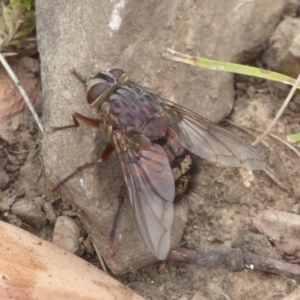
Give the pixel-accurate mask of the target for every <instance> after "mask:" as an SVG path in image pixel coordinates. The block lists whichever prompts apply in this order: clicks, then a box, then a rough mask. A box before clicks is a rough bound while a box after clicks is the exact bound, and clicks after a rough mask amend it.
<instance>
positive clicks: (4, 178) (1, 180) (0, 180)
mask: <svg viewBox="0 0 300 300" xmlns="http://www.w3.org/2000/svg"><path fill="white" fill-rule="evenodd" d="M9 181H10V178H9V176H8V174H7V173H6V172H5V170H4V169H3V168H1V167H0V190H4V189H6V187H7V186H8V184H9Z"/></svg>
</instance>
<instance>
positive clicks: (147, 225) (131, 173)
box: [113, 135, 175, 260]
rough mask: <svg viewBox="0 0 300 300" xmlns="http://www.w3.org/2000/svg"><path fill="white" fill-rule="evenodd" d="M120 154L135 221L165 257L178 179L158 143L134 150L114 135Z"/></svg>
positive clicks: (148, 242)
mask: <svg viewBox="0 0 300 300" xmlns="http://www.w3.org/2000/svg"><path fill="white" fill-rule="evenodd" d="M113 140H114V144H115V146H116V149H117V151H118V154H119V158H120V161H121V165H122V170H123V175H124V178H125V182H126V185H127V190H128V194H129V199H130V202H131V205H132V208H133V212H134V216H135V220H136V224H137V226H138V229H139V231H140V234H141V236H142V238H143V240H144V241H145V243H146V245H147V247H148V248H149V250H150V251H151V252H152V253H153V254H154V255H155V256H156V257H157V258H159V259H161V260H164V259H166V257H167V255H168V253H169V250H170V239H171V227H172V223H173V216H174V211H173V201H174V197H175V183H174V178H173V174H172V170H171V167H170V164H169V161H168V158H167V156H166V154H165V152H164V151H163V150H162V148H161V147H160V146H159V145H156V144H151V143H150V145H149V146H147V147H141V148H140V150H139V151H138V153H137V154H136V153H134V151H133V150H132V149H130V147H123V146H122V143H121V141H120V137H118V136H117V135H114V136H113Z"/></svg>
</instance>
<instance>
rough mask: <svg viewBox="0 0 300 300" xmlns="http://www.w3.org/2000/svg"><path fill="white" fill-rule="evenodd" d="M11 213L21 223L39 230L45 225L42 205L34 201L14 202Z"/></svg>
mask: <svg viewBox="0 0 300 300" xmlns="http://www.w3.org/2000/svg"><path fill="white" fill-rule="evenodd" d="M11 211H12V213H13V214H15V215H16V216H17V217H18V218H20V219H21V220H22V221H23V222H25V223H27V224H30V225H32V226H34V227H37V228H41V227H43V226H45V225H46V224H47V219H46V216H45V214H44V212H43V211H42V205H41V204H40V203H39V199H37V201H34V200H21V201H18V202H16V203H15V204H14V205H13V206H12V207H11Z"/></svg>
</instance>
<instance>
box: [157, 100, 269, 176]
mask: <svg viewBox="0 0 300 300" xmlns="http://www.w3.org/2000/svg"><path fill="white" fill-rule="evenodd" d="M160 103H161V105H162V106H163V107H164V109H165V113H166V115H167V116H168V117H169V122H170V124H169V134H171V135H172V136H173V137H174V138H175V140H177V142H178V143H180V144H181V145H182V146H183V147H185V148H186V149H188V150H189V151H191V152H192V153H194V154H196V155H198V156H200V157H202V158H204V159H206V160H208V161H212V162H218V163H220V164H222V165H225V166H230V167H243V168H246V169H251V170H262V169H264V168H265V167H266V164H265V162H264V160H263V158H262V157H261V156H260V154H259V153H258V152H257V151H256V150H255V149H254V148H253V147H252V146H251V145H249V144H248V143H247V142H246V141H244V140H243V139H241V138H239V137H238V136H236V135H235V134H233V133H231V132H229V131H227V130H226V129H224V128H221V127H219V126H218V125H216V124H215V123H213V122H211V121H209V120H207V119H205V118H203V117H201V116H199V115H197V114H195V113H193V112H192V111H190V110H188V109H186V108H184V107H182V106H180V105H178V104H175V103H173V102H170V101H165V100H161V101H160Z"/></svg>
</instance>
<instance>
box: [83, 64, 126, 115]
mask: <svg viewBox="0 0 300 300" xmlns="http://www.w3.org/2000/svg"><path fill="white" fill-rule="evenodd" d="M127 81H128V78H127V75H126V74H125V72H124V71H123V70H122V69H112V70H110V71H108V72H107V73H98V74H97V75H96V76H94V77H93V78H90V79H89V80H88V81H87V83H86V85H87V102H88V103H89V105H90V106H91V108H92V109H93V110H95V111H96V112H99V110H100V109H101V106H102V104H103V103H104V102H105V101H106V100H107V99H108V98H109V97H110V95H111V94H112V93H113V92H114V91H115V90H116V89H117V88H119V87H121V86H122V85H124V84H126V83H127Z"/></svg>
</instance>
